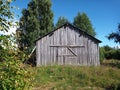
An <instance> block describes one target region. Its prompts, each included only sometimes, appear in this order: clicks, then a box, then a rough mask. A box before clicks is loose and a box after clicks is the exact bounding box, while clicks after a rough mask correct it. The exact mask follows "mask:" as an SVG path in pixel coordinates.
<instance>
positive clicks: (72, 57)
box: [51, 45, 83, 65]
mask: <svg viewBox="0 0 120 90" xmlns="http://www.w3.org/2000/svg"><path fill="white" fill-rule="evenodd" d="M51 47H53V48H54V52H56V55H54V57H55V58H56V63H57V64H59V65H63V64H68V65H71V64H73V65H74V64H78V63H79V61H78V57H79V56H78V52H79V49H80V48H81V47H83V46H73V45H71V46H68V45H62V46H61V45H54V46H51Z"/></svg>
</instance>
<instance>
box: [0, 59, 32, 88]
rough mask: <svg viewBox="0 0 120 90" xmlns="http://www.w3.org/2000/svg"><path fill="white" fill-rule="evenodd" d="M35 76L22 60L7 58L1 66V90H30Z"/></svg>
mask: <svg viewBox="0 0 120 90" xmlns="http://www.w3.org/2000/svg"><path fill="white" fill-rule="evenodd" d="M32 80H33V75H32V73H31V71H30V70H29V68H28V67H25V65H24V64H22V61H21V60H15V59H14V57H13V58H12V57H9V58H6V61H4V62H2V64H1V65H0V90H29V89H30V86H31V81H32Z"/></svg>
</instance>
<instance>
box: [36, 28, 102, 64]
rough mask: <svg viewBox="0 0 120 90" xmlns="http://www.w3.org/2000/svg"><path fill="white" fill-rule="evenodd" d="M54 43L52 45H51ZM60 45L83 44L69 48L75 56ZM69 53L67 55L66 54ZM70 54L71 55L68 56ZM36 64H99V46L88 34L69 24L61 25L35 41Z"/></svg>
mask: <svg viewBox="0 0 120 90" xmlns="http://www.w3.org/2000/svg"><path fill="white" fill-rule="evenodd" d="M53 45H54V47H52V46H53ZM55 45H56V46H57V45H59V46H60V45H61V46H71V45H72V46H84V47H76V48H70V49H71V50H72V51H73V52H74V53H75V54H77V56H73V55H72V53H71V52H70V51H69V50H68V49H67V48H65V47H55ZM64 55H66V56H64ZM67 55H69V56H67ZM70 55H71V56H70ZM36 56H37V61H36V63H37V66H40V65H54V64H58V65H64V64H68V65H71V64H72V65H88V66H90V65H95V66H98V65H100V62H99V46H98V43H96V42H95V41H94V40H92V39H91V38H90V36H87V35H85V34H84V33H82V32H79V31H78V30H74V28H71V27H69V26H67V27H62V28H60V29H58V30H56V31H55V32H53V33H52V34H50V35H47V36H45V37H43V38H42V39H40V40H38V41H37V42H36Z"/></svg>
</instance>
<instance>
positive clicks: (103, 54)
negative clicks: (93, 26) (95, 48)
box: [100, 47, 105, 63]
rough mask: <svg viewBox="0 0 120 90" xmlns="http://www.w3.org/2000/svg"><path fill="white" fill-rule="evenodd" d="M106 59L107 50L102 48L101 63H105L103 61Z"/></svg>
mask: <svg viewBox="0 0 120 90" xmlns="http://www.w3.org/2000/svg"><path fill="white" fill-rule="evenodd" d="M104 59H105V50H104V48H102V47H101V48H100V63H103V60H104Z"/></svg>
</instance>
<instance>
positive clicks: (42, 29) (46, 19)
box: [17, 0, 53, 54]
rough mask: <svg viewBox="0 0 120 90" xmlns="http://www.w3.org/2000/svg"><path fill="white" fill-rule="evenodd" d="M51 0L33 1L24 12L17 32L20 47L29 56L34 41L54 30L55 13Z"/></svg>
mask: <svg viewBox="0 0 120 90" xmlns="http://www.w3.org/2000/svg"><path fill="white" fill-rule="evenodd" d="M51 5H52V4H51V1H50V0H31V2H30V3H29V4H28V8H27V9H24V10H23V11H22V17H21V19H20V28H19V29H18V30H17V36H18V40H17V41H18V46H19V48H20V49H21V50H24V49H26V48H27V49H26V51H27V53H28V54H29V53H30V52H31V51H32V49H33V47H34V46H35V45H34V41H35V40H36V39H37V38H39V37H42V36H43V35H45V34H47V33H49V32H50V31H51V30H52V28H53V12H52V11H51Z"/></svg>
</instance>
